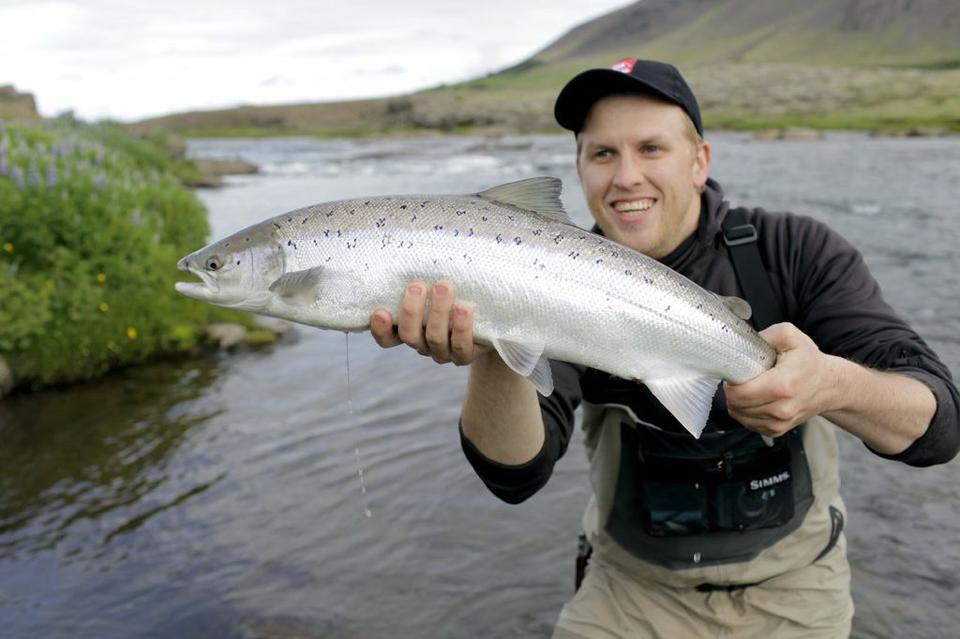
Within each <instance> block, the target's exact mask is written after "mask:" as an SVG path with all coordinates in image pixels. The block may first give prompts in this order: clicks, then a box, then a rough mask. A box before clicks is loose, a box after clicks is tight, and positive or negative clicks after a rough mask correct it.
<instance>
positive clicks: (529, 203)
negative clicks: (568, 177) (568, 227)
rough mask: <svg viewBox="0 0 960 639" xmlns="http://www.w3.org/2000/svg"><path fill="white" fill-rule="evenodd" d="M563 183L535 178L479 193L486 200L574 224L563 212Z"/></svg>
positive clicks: (546, 178)
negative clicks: (561, 197)
mask: <svg viewBox="0 0 960 639" xmlns="http://www.w3.org/2000/svg"><path fill="white" fill-rule="evenodd" d="M562 188H563V183H562V182H561V181H560V180H559V179H558V178H555V177H547V176H544V177H535V178H528V179H526V180H520V181H519V182H508V183H507V184H501V185H500V186H495V187H493V188H492V189H487V190H486V191H481V192H480V193H477V195H478V196H480V197H482V198H483V199H485V200H490V201H492V202H498V203H500V204H507V205H509V206H515V207H517V208H518V209H523V210H524V211H533V212H534V213H539V214H540V215H543V216H546V217H548V218H550V219H552V220H555V221H557V222H562V223H563V224H573V222H571V221H570V218H569V217H568V216H567V212H566V211H564V210H563V203H562V202H561V201H560V190H561V189H562Z"/></svg>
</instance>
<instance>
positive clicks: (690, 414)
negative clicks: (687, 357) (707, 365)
mask: <svg viewBox="0 0 960 639" xmlns="http://www.w3.org/2000/svg"><path fill="white" fill-rule="evenodd" d="M643 383H644V384H645V385H646V386H647V388H649V389H650V392H651V393H653V395H654V397H656V398H657V399H658V400H660V403H661V404H663V405H664V407H666V409H667V410H669V411H670V413H671V414H672V415H673V416H674V417H676V418H677V421H678V422H680V423H681V424H682V425H683V427H684V428H686V429H687V430H688V431H690V434H691V435H693V436H694V437H696V438H698V439H699V438H700V433H702V432H703V428H704V426H706V425H707V417H709V416H710V408H711V406H712V405H713V396H714V395H715V394H716V392H717V386H718V385H719V384H720V380H719V379H710V378H707V377H687V378H679V379H677V378H672V379H659V380H653V381H651V380H643Z"/></svg>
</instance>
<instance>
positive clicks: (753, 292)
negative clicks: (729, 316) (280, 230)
mask: <svg viewBox="0 0 960 639" xmlns="http://www.w3.org/2000/svg"><path fill="white" fill-rule="evenodd" d="M723 243H724V244H726V245H727V250H728V251H729V252H730V260H731V261H732V262H733V270H734V271H735V272H736V274H737V282H739V283H740V290H742V291H743V295H744V297H746V298H747V301H748V302H749V303H750V307H751V308H752V309H753V316H752V317H751V321H752V322H753V325H754V326H755V327H756V328H757V330H762V329H764V328H766V327H768V326H770V325H771V324H776V323H777V322H781V321H783V320H784V319H785V317H786V316H785V314H784V312H783V308H781V306H780V301H779V300H778V299H777V296H776V294H775V293H774V291H773V284H771V283H770V277H769V275H767V269H766V267H765V266H764V265H763V261H762V260H761V259H760V249H759V248H757V228H756V227H755V226H754V225H753V224H749V223H748V222H747V218H746V215H744V211H743V209H742V208H735V209H730V210H729V211H727V217H726V218H725V219H724V220H723Z"/></svg>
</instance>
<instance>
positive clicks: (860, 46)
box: [133, 0, 960, 135]
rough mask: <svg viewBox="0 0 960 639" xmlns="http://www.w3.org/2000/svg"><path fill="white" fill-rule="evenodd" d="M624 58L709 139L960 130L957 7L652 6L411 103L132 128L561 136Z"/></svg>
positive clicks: (201, 118)
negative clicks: (733, 131) (669, 75)
mask: <svg viewBox="0 0 960 639" xmlns="http://www.w3.org/2000/svg"><path fill="white" fill-rule="evenodd" d="M626 56H640V57H649V58H655V59H661V60H668V61H671V62H673V63H675V64H677V65H678V66H679V67H680V68H681V69H682V70H683V72H684V74H685V75H686V76H687V77H688V79H689V80H690V83H691V84H692V85H693V88H694V90H695V92H696V93H697V96H698V97H699V99H700V101H701V106H702V107H703V111H704V120H705V124H706V125H707V127H708V128H717V127H735V128H760V127H766V126H788V125H806V126H814V127H819V128H848V129H849V128H859V129H874V130H904V129H934V130H937V131H952V132H960V0H642V1H640V2H636V3H634V4H631V5H628V6H626V7H623V8H622V9H619V10H617V11H614V12H612V13H609V14H606V15H604V16H601V17H599V18H596V19H594V20H591V21H589V22H586V23H584V24H582V25H580V26H577V27H575V28H573V29H571V30H570V31H569V32H567V33H566V34H564V35H563V36H562V37H560V38H559V39H558V40H556V41H555V42H553V43H551V44H549V45H548V46H546V47H545V48H544V49H542V50H541V51H539V52H538V53H536V54H535V55H533V56H532V57H531V58H530V59H528V60H526V61H524V62H522V63H520V64H518V65H515V66H513V67H511V68H509V69H506V70H504V71H502V72H500V73H496V74H492V75H490V76H487V77H484V78H477V79H475V80H472V81H470V82H465V83H462V84H459V85H454V86H442V87H437V88H435V89H430V90H426V91H420V92H417V93H413V94H410V95H407V96H398V97H395V98H389V99H380V100H361V101H353V102H349V103H348V102H339V103H318V104H301V105H276V106H265V107H240V108H236V109H223V110H218V111H209V112H192V113H186V114H174V115H171V116H165V117H163V118H155V119H152V120H147V121H144V122H141V123H137V124H135V125H133V128H134V129H135V130H140V131H157V130H160V131H169V130H173V131H181V132H185V133H188V134H191V135H197V134H201V135H203V134H208V135H216V134H232V135H243V134H248V135H249V134H254V135H271V134H289V133H300V134H312V135H378V134H383V133H391V132H398V131H399V132H410V131H414V132H415V131H421V130H441V131H460V130H465V129H469V130H480V131H487V132H511V131H520V132H523V131H528V132H532V131H549V130H556V125H555V123H554V122H553V118H552V101H553V98H554V97H555V96H556V94H557V91H559V89H560V87H561V86H563V83H564V82H566V80H568V79H569V78H570V77H572V76H573V75H574V74H575V73H576V72H578V71H580V70H583V69H586V68H589V67H596V66H609V65H610V64H611V63H613V62H614V61H616V60H617V59H619V58H622V57H626Z"/></svg>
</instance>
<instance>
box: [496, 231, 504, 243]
mask: <svg viewBox="0 0 960 639" xmlns="http://www.w3.org/2000/svg"><path fill="white" fill-rule="evenodd" d="M502 241H503V236H502V235H500V234H499V233H497V244H499V243H500V242H502Z"/></svg>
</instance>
